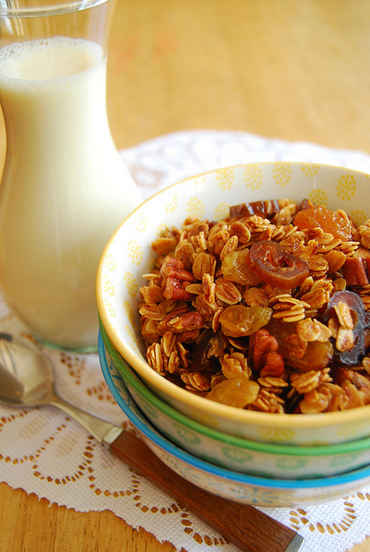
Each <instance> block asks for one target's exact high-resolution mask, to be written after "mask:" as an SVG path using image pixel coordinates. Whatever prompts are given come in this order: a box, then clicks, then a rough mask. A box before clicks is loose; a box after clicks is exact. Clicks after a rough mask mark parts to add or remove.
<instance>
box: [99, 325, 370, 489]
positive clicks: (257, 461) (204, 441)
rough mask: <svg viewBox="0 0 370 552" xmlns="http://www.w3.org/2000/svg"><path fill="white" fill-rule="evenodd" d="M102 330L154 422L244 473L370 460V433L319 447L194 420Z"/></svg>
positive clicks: (321, 469)
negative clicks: (246, 435)
mask: <svg viewBox="0 0 370 552" xmlns="http://www.w3.org/2000/svg"><path fill="white" fill-rule="evenodd" d="M101 336H102V339H103V342H104V345H105V348H106V351H107V352H108V354H109V357H110V359H111V362H112V363H113V364H114V367H115V369H116V371H117V373H119V375H120V376H121V377H122V379H123V380H124V383H125V385H126V387H127V389H128V390H129V392H130V395H131V396H132V397H133V399H134V400H135V402H136V404H137V405H138V406H139V408H140V409H141V411H142V412H144V414H145V415H146V417H147V418H148V419H149V421H150V422H151V423H152V425H153V426H155V427H156V428H157V429H158V430H159V431H160V432H161V433H163V434H164V435H166V436H167V437H168V438H169V439H170V440H171V441H173V442H174V443H176V444H178V445H179V446H180V447H181V448H183V449H184V450H186V451H188V452H190V453H192V454H194V455H195V456H198V457H199V458H202V459H203V460H208V461H210V462H212V463H214V464H217V465H219V466H223V467H226V468H228V469H231V470H234V471H238V472H241V473H248V474H255V475H263V476H264V477H279V478H282V479H300V478H311V477H324V476H327V475H336V474H339V473H342V472H346V471H349V470H353V469H355V468H359V467H362V466H366V465H370V438H368V439H359V440H357V441H350V442H348V443H341V444H339V445H322V446H316V447H304V446H299V445H277V444H269V443H261V442H258V441H250V440H247V439H242V438H238V437H232V436H230V435H227V434H225V433H221V432H220V431H216V430H214V429H210V428H208V427H206V426H204V425H202V424H200V423H199V422H195V421H193V420H192V419H190V418H188V417H187V416H185V415H184V414H181V412H178V411H177V410H175V409H174V408H172V407H171V406H169V405H168V404H167V403H165V402H164V401H162V400H161V399H160V398H159V397H157V396H156V395H155V394H154V393H153V392H152V391H151V390H150V388H149V387H147V386H146V385H145V384H144V383H143V382H142V381H141V380H140V378H138V377H137V375H136V374H135V372H134V371H133V370H132V369H131V368H130V366H129V365H128V364H127V362H125V361H124V360H123V358H122V357H121V355H120V354H119V353H118V352H117V351H116V350H115V348H114V347H113V345H112V343H111V342H110V341H109V339H108V336H107V334H106V333H105V330H104V328H103V327H101Z"/></svg>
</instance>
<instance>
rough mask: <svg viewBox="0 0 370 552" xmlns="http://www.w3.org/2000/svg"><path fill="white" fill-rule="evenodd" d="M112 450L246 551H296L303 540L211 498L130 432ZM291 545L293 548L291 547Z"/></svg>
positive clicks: (250, 512)
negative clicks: (168, 465)
mask: <svg viewBox="0 0 370 552" xmlns="http://www.w3.org/2000/svg"><path fill="white" fill-rule="evenodd" d="M111 449H112V451H113V452H114V454H115V455H116V456H118V458H121V459H122V460H123V461H124V462H125V463H126V464H128V465H129V466H130V467H131V468H133V469H134V470H135V471H137V472H138V473H140V474H141V475H144V476H145V477H146V478H147V479H148V480H149V481H151V482H152V483H154V485H156V486H157V487H159V488H160V489H161V490H162V491H164V492H165V493H166V494H168V495H169V496H171V497H172V498H174V499H175V500H176V502H177V503H178V504H180V505H181V506H183V507H186V508H187V509H188V510H190V511H191V512H193V513H194V514H195V515H197V516H198V517H199V518H200V519H202V520H203V521H205V522H206V523H208V525H210V527H213V528H214V529H216V531H218V532H219V533H220V534H221V535H222V536H224V537H226V539H227V540H228V541H229V542H231V543H233V544H235V545H236V546H237V547H238V548H240V550H245V551H246V552H266V550H269V552H284V551H285V550H287V549H288V547H290V549H291V551H292V552H293V550H298V549H299V547H300V545H301V544H302V539H301V538H300V537H299V535H297V533H296V532H295V531H293V530H292V529H290V528H289V527H286V526H285V525H282V524H281V523H280V522H277V521H275V520H274V519H273V518H270V517H269V516H267V515H265V514H264V513H262V512H260V511H259V510H257V509H256V508H253V507H252V506H249V505H242V504H237V503H236V502H232V501H230V500H226V499H224V498H221V497H218V496H214V495H211V494H210V493H208V492H206V491H204V490H203V489H200V488H199V487H196V486H195V485H193V484H192V483H190V482H189V481H186V480H185V479H183V478H182V477H180V476H179V475H177V474H176V473H175V472H174V471H173V470H171V469H170V468H168V467H167V466H166V465H165V464H163V462H161V461H160V460H159V458H157V457H156V456H155V454H154V453H153V452H152V451H151V450H149V449H148V447H147V446H146V445H145V443H144V442H143V441H142V440H141V439H139V438H138V437H137V436H136V435H135V434H134V433H133V432H131V431H124V432H123V433H121V435H120V436H119V437H117V439H116V440H115V441H114V442H113V443H112V445H111ZM293 542H294V543H296V547H293Z"/></svg>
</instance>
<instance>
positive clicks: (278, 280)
mask: <svg viewBox="0 0 370 552" xmlns="http://www.w3.org/2000/svg"><path fill="white" fill-rule="evenodd" d="M249 255H250V260H251V262H252V263H253V264H254V266H255V268H256V271H257V273H258V275H259V276H260V277H261V278H262V280H263V281H264V282H265V283H267V284H271V285H272V286H274V287H277V288H279V289H283V290H287V289H293V288H295V287H297V286H299V284H301V283H302V282H303V280H304V279H305V278H306V277H307V276H308V275H309V272H310V271H309V268H308V264H307V263H306V261H304V260H303V259H300V258H299V257H296V256H295V255H291V254H289V253H286V251H285V250H284V248H283V247H281V246H280V245H279V244H278V243H276V242H273V241H260V242H256V243H254V244H253V245H252V247H251V249H250V252H249Z"/></svg>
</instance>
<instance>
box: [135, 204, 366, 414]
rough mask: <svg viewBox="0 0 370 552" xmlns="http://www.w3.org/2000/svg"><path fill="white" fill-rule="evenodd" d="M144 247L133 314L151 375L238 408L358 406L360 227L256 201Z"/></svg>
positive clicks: (362, 358) (361, 381) (338, 214)
mask: <svg viewBox="0 0 370 552" xmlns="http://www.w3.org/2000/svg"><path fill="white" fill-rule="evenodd" d="M152 247H153V250H154V251H155V253H156V255H157V256H156V261H155V264H154V267H153V270H152V272H151V273H150V274H145V275H144V278H145V279H146V280H147V285H145V286H144V287H142V288H141V289H140V292H141V299H142V300H141V303H140V307H139V313H140V320H141V333H142V336H143V338H144V340H145V343H146V347H147V349H146V357H147V361H148V363H149V365H150V366H151V367H152V368H153V370H155V371H156V372H158V373H159V374H161V375H162V376H164V377H165V378H168V379H169V380H170V381H172V382H174V383H176V384H178V385H180V386H182V387H183V388H185V389H187V390H189V391H191V392H193V393H196V394H198V395H201V396H203V397H207V398H208V399H211V400H214V401H217V402H220V403H223V404H227V405H231V406H234V407H238V408H244V409H248V410H255V411H261V412H272V413H302V414H309V413H319V412H331V411H337V410H344V409H349V408H354V407H359V406H364V405H366V404H370V356H367V348H368V346H369V345H370V329H368V328H370V312H368V311H370V284H369V279H368V277H370V220H369V221H367V222H366V223H364V224H363V225H361V226H356V225H355V224H354V223H353V221H352V220H351V219H350V217H349V216H348V214H347V213H346V212H345V211H343V210H338V211H331V210H329V209H327V208H325V207H320V206H314V205H312V204H311V203H310V202H309V201H308V200H304V201H302V203H300V204H297V203H295V202H293V201H290V200H288V199H281V200H278V201H277V200H271V201H257V202H252V203H247V204H241V205H236V206H234V207H231V208H230V213H229V217H228V218H226V219H224V220H221V221H218V222H214V221H208V220H198V219H189V218H188V219H186V220H185V222H184V224H183V227H182V228H181V229H177V228H171V229H167V230H165V231H163V232H162V234H161V235H160V237H159V238H158V239H157V240H156V241H155V242H154V243H153V244H152Z"/></svg>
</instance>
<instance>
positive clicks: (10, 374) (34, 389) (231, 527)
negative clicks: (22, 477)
mask: <svg viewBox="0 0 370 552" xmlns="http://www.w3.org/2000/svg"><path fill="white" fill-rule="evenodd" d="M0 403H2V404H5V405H7V406H18V407H33V406H44V405H52V406H56V407H57V408H60V409H61V410H63V411H64V412H66V413H67V414H68V415H69V416H71V418H74V419H75V420H76V421H77V422H79V423H80V424H81V425H82V426H83V427H84V428H86V429H87V430H88V431H89V432H90V433H91V434H92V435H93V436H94V437H95V438H96V439H97V440H98V441H100V442H104V443H107V444H108V445H109V448H110V450H111V452H112V453H113V454H115V455H116V456H117V457H118V458H120V459H121V460H123V461H124V462H125V463H126V464H128V465H129V466H131V467H132V468H133V469H134V470H135V471H138V472H141V473H142V474H143V475H144V476H145V477H146V478H147V479H149V480H150V481H151V482H152V483H154V484H155V485H156V486H157V487H159V488H160V489H162V490H163V491H165V492H166V493H167V494H169V495H170V496H172V497H173V498H175V499H176V500H177V501H178V502H179V503H180V504H183V505H184V506H186V507H187V508H188V509H189V510H191V511H193V512H194V513H195V514H196V515H198V517H200V518H201V519H203V520H204V521H205V522H206V523H208V524H209V525H211V526H212V527H214V528H215V529H217V530H218V531H219V532H221V533H222V534H223V535H224V536H225V537H226V538H227V539H229V540H230V541H231V542H233V543H234V544H236V545H237V546H238V547H239V548H240V549H241V550H250V549H251V548H252V549H253V550H256V551H262V550H267V549H270V544H271V539H273V540H274V550H276V551H277V552H283V551H285V552H295V551H297V550H298V549H299V548H300V546H301V544H302V542H303V539H302V537H301V536H300V535H298V534H297V533H296V532H295V531H293V530H292V529H290V528H288V527H285V526H284V525H282V524H281V523H279V522H277V521H275V520H274V519H273V518H270V517H269V516H267V515H266V514H264V513H262V512H260V511H259V510H256V509H255V508H254V507H253V506H249V505H247V504H244V505H242V504H237V503H235V502H231V501H229V500H226V499H224V498H221V497H219V496H214V495H211V494H209V493H207V492H206V491H203V490H201V489H199V488H198V487H195V486H194V485H193V484H192V483H189V482H188V481H186V480H185V479H182V477H180V476H179V475H177V474H176V473H175V472H173V471H172V470H170V468H168V467H167V466H166V465H165V464H163V463H162V462H161V461H160V460H159V459H158V458H157V457H156V456H155V455H154V454H153V453H152V452H151V451H150V450H149V449H148V448H147V447H146V445H145V444H144V443H143V441H142V440H141V439H138V438H137V437H136V436H135V434H134V433H133V432H130V431H125V430H124V429H123V428H121V427H117V426H115V425H113V424H110V423H108V422H104V421H103V420H100V419H99V418H97V417H96V416H93V415H91V414H88V413H87V412H83V411H82V410H80V409H79V408H76V407H75V406H72V405H71V404H69V403H67V402H65V401H64V400H63V399H61V398H60V397H58V396H57V394H56V392H55V388H54V384H53V369H52V364H51V361H50V360H49V358H48V357H47V356H46V355H44V354H42V353H41V352H40V351H38V350H36V349H31V348H30V347H27V346H26V345H23V344H21V343H19V342H17V341H15V340H13V338H12V336H11V335H9V334H5V333H0ZM220 512H223V513H224V517H225V519H227V520H234V519H237V520H238V523H234V521H232V522H230V523H224V521H223V516H222V515H221V516H220ZM262 528H263V531H262ZM256 542H257V543H259V545H258V546H256Z"/></svg>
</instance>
